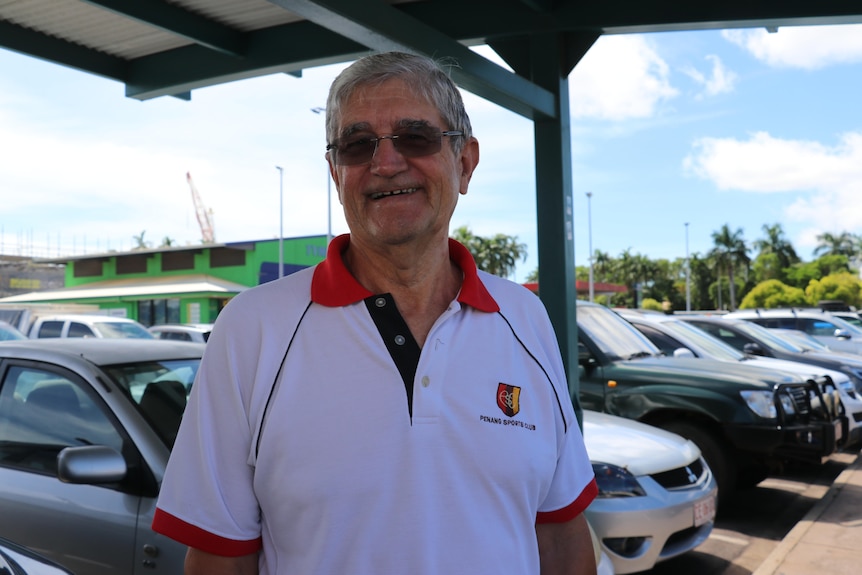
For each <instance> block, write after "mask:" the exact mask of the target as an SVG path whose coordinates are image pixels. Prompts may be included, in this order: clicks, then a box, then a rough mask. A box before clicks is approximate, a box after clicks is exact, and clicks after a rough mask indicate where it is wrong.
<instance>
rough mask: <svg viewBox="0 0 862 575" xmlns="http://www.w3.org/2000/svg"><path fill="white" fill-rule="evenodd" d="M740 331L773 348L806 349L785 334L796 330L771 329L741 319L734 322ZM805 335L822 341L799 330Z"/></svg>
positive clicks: (787, 349)
mask: <svg viewBox="0 0 862 575" xmlns="http://www.w3.org/2000/svg"><path fill="white" fill-rule="evenodd" d="M734 325H735V326H736V327H737V329H739V331H741V332H742V333H744V334H746V335H749V336H751V337H752V338H753V339H756V340H757V342H758V343H759V344H760V345H763V346H766V347H768V348H769V349H772V350H780V351H789V352H791V353H803V352H804V351H805V349H804V348H803V347H801V346H800V345H798V344H797V343H795V342H794V340H793V338H790V337H787V336H786V335H785V334H786V332H789V331H794V330H786V331H785V330H780V329H769V328H768V327H763V326H762V325H758V324H756V323H752V322H750V321H741V322H738V323H735V324H734ZM797 333H799V334H800V335H804V336H805V338H806V339H809V340H813V341H814V342H815V343H817V344H818V345H820V343H819V342H818V341H817V340H816V339H814V338H813V337H811V336H809V335H808V334H807V333H804V332H801V331H800V332H797Z"/></svg>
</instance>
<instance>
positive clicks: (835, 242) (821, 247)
mask: <svg viewBox="0 0 862 575" xmlns="http://www.w3.org/2000/svg"><path fill="white" fill-rule="evenodd" d="M817 241H818V242H819V243H818V244H817V247H816V248H814V255H815V256H820V255H824V256H825V255H833V256H847V259H849V260H852V259H854V258H855V257H857V256H858V255H859V254H860V247H859V238H858V237H857V236H854V235H853V234H851V233H849V232H841V233H840V234H838V235H834V234H831V233H829V232H823V233H822V234H820V235H818V236H817Z"/></svg>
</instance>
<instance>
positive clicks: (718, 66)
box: [682, 54, 739, 99]
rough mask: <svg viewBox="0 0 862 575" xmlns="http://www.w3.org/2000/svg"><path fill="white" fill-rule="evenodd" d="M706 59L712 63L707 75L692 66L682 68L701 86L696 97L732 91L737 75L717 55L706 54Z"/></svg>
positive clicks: (737, 78)
mask: <svg viewBox="0 0 862 575" xmlns="http://www.w3.org/2000/svg"><path fill="white" fill-rule="evenodd" d="M706 59H707V60H709V61H710V62H711V63H712V70H711V71H710V74H709V76H707V75H706V74H704V73H703V72H701V71H700V70H697V69H696V68H693V67H688V68H684V69H683V70H682V71H683V73H684V74H686V75H687V76H689V77H690V78H691V79H692V80H694V81H695V83H696V84H698V85H700V86H701V87H702V88H703V92H702V93H701V94H698V96H697V98H698V99H700V98H702V97H704V96H717V95H718V94H725V93H729V92H732V91H733V89H734V87H735V86H736V82H737V80H739V76H738V75H737V74H736V73H735V72H734V71H733V70H730V69H729V68H728V67H727V66H725V65H724V63H723V62H722V61H721V58H719V57H718V56H715V55H712V54H711V55H708V56H706Z"/></svg>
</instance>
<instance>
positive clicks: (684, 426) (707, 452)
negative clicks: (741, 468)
mask: <svg viewBox="0 0 862 575" xmlns="http://www.w3.org/2000/svg"><path fill="white" fill-rule="evenodd" d="M659 427H661V428H662V429H665V430H667V431H670V432H672V433H676V434H677V435H681V436H683V437H685V438H686V439H690V440H691V441H692V442H693V443H694V444H695V445H697V447H698V448H699V449H700V452H701V454H702V455H703V458H704V459H705V460H706V463H707V465H709V468H710V469H711V470H712V475H713V476H714V477H715V482H716V483H717V484H718V493H719V496H721V495H727V494H729V493H731V492H732V491H733V490H734V488H735V487H736V480H737V468H736V463H735V462H734V461H733V458H732V457H731V456H730V453H729V452H728V449H727V448H726V447H725V446H724V445H722V444H721V442H720V441H719V440H718V439H716V437H715V436H714V435H713V434H712V433H710V432H709V431H707V430H705V429H703V428H702V427H699V426H697V425H694V424H692V423H685V422H676V421H668V422H665V423H662V424H661V425H660V426H659Z"/></svg>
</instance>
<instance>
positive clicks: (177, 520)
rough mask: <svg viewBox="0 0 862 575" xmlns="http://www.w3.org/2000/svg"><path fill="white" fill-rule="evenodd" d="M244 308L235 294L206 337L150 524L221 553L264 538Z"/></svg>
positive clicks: (248, 547) (254, 546)
mask: <svg viewBox="0 0 862 575" xmlns="http://www.w3.org/2000/svg"><path fill="white" fill-rule="evenodd" d="M233 304H237V305H233ZM242 308H243V306H242V305H241V302H240V301H236V299H235V300H234V301H233V302H231V304H230V305H228V306H227V307H226V308H225V309H224V310H223V311H222V313H221V314H220V316H219V318H218V321H217V322H216V326H215V328H214V330H213V332H212V335H211V337H210V340H209V342H208V343H207V347H206V351H205V353H204V356H203V359H202V361H201V366H200V369H199V370H198V374H197V378H196V380H195V383H194V385H193V387H192V393H191V395H190V397H189V403H188V406H187V408H186V411H185V413H184V415H183V421H182V424H181V425H180V430H179V434H178V436H177V440H176V443H175V445H174V447H173V450H172V453H171V457H170V460H169V462H168V465H167V469H166V471H165V477H164V480H163V482H162V486H161V489H160V494H159V499H158V503H157V509H156V513H155V516H154V520H153V525H152V527H153V530H155V531H157V532H159V533H162V534H163V535H166V536H168V537H170V538H172V539H175V540H177V541H179V542H181V543H183V544H186V545H189V546H191V547H195V548H198V549H202V550H204V551H207V552H209V553H213V554H217V555H243V554H247V553H252V552H255V551H257V550H258V549H259V548H260V546H261V538H260V510H259V506H258V502H257V499H256V497H255V493H254V486H253V478H254V472H253V467H252V466H251V465H250V463H249V450H250V444H251V436H252V432H251V429H252V425H251V424H250V422H249V418H248V415H247V413H248V412H247V402H248V401H249V396H248V393H247V392H245V391H244V390H243V387H242V386H243V383H242V382H248V381H250V380H251V379H253V378H254V366H253V365H252V364H254V363H256V358H257V354H256V353H254V351H253V346H254V340H255V339H256V337H255V331H256V330H254V329H249V326H248V324H247V323H244V324H241V323H240V322H238V321H237V320H238V318H239V317H242V316H243V315H247V314H244V313H243V310H242ZM246 322H247V320H246ZM257 331H259V330H257ZM236 334H241V335H239V336H237V335H236ZM257 337H258V338H259V336H257ZM245 385H248V383H246V384H245Z"/></svg>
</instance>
